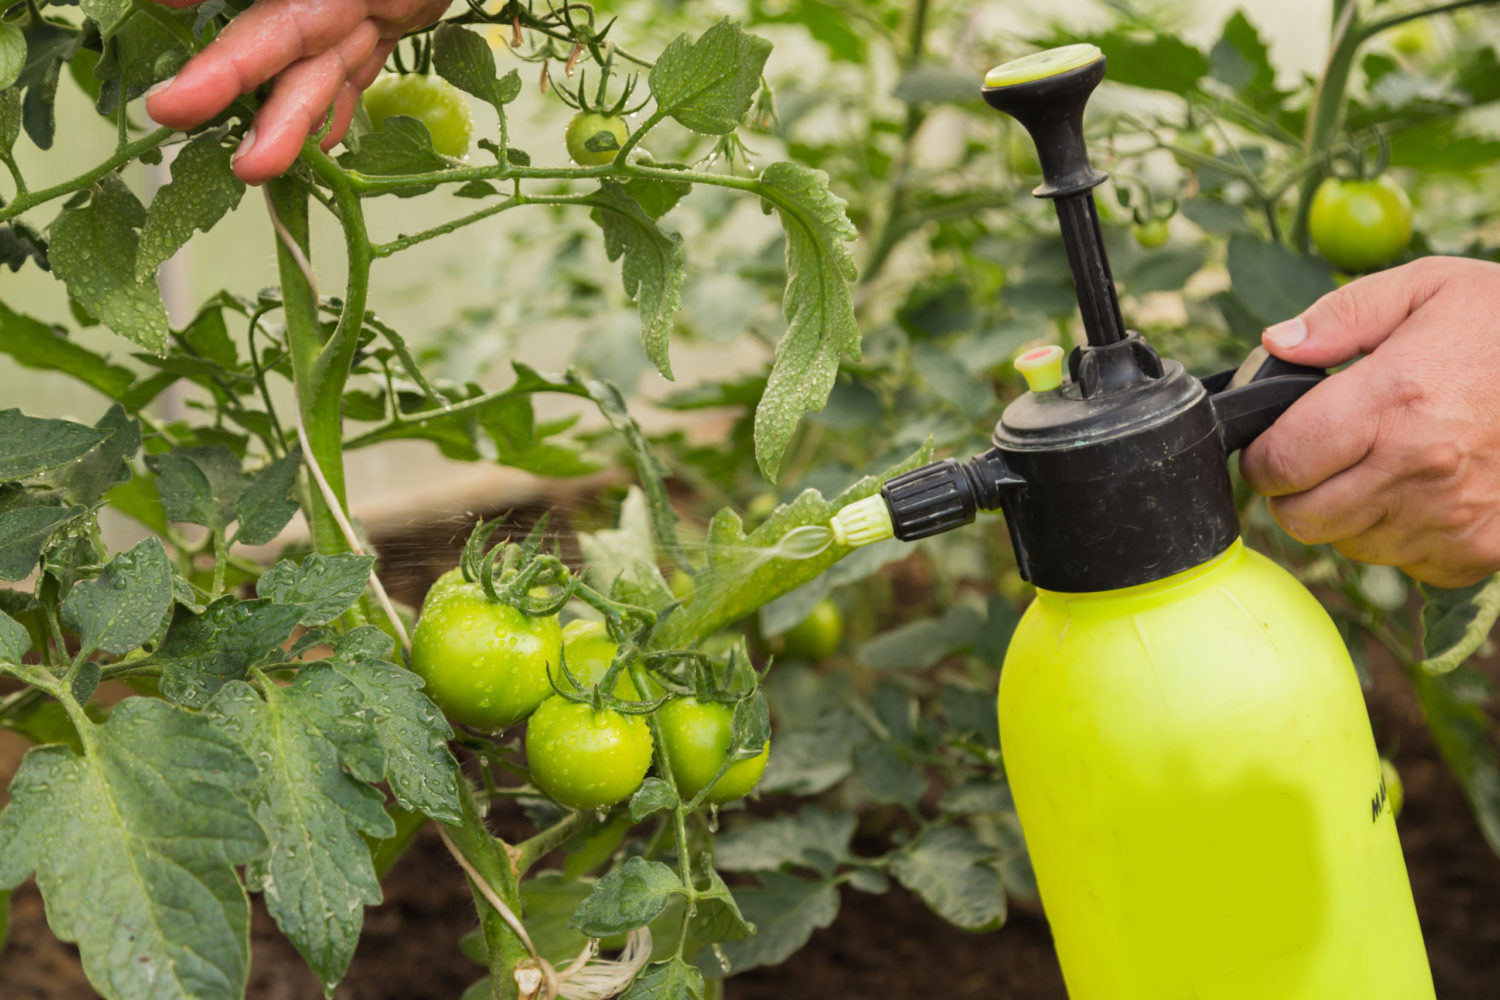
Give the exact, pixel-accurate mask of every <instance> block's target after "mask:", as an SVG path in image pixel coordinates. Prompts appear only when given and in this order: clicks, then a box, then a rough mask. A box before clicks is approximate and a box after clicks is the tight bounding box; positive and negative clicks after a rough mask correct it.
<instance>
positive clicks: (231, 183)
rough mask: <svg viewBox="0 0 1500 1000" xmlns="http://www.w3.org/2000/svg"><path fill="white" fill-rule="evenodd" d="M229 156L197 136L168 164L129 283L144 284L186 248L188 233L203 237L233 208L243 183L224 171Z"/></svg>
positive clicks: (212, 137)
mask: <svg viewBox="0 0 1500 1000" xmlns="http://www.w3.org/2000/svg"><path fill="white" fill-rule="evenodd" d="M229 157H230V151H229V149H228V148H227V147H225V146H224V145H222V144H221V143H220V142H219V137H218V135H217V134H209V135H201V136H199V137H198V138H196V139H194V140H193V141H192V142H190V143H188V144H187V145H186V146H184V147H182V151H181V152H180V153H178V154H177V158H176V159H175V160H173V161H172V181H171V183H169V184H167V185H166V186H165V187H163V188H162V189H161V190H160V191H157V192H156V197H155V198H153V199H152V200H151V208H150V210H149V211H148V212H147V213H146V226H145V228H144V229H143V230H142V231H141V245H140V251H139V253H138V255H137V256H136V261H135V280H136V281H142V282H143V281H149V280H150V279H151V278H153V277H154V276H155V275H156V269H157V268H158V267H160V266H161V265H162V263H163V262H164V261H165V260H167V258H169V257H171V256H172V255H173V254H175V253H176V252H177V251H178V250H181V249H182V248H183V247H184V246H186V245H187V241H188V240H189V239H191V238H192V235H193V231H194V230H197V231H199V232H204V233H206V232H208V231H209V230H210V229H212V228H213V227H214V226H215V225H217V224H218V222H219V220H220V219H222V218H224V216H225V215H226V214H228V213H229V212H231V211H232V210H234V209H235V208H236V207H238V205H239V203H240V198H241V197H242V196H243V195H244V193H245V182H244V181H242V180H240V179H239V178H238V177H236V176H235V175H234V171H233V170H231V169H230V165H229Z"/></svg>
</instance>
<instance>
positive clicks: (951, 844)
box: [891, 826, 1005, 930]
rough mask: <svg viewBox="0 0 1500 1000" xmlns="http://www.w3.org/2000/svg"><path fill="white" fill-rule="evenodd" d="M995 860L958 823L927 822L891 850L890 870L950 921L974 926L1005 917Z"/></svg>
mask: <svg viewBox="0 0 1500 1000" xmlns="http://www.w3.org/2000/svg"><path fill="white" fill-rule="evenodd" d="M994 860H995V849H994V848H993V847H991V846H989V845H988V844H984V843H982V842H981V841H980V840H979V838H977V837H975V836H974V835H973V834H972V833H970V832H969V831H968V830H966V829H964V828H963V827H957V826H938V827H930V828H928V829H927V830H924V831H923V832H922V834H921V836H919V837H917V839H916V840H914V841H912V842H911V843H910V844H909V845H907V847H905V848H904V849H902V851H901V853H899V854H897V855H896V857H895V859H894V860H893V861H892V862H891V874H893V875H895V876H896V880H897V881H899V882H900V883H901V884H902V885H904V886H906V887H907V888H908V889H910V890H911V891H912V892H915V893H916V894H917V895H918V896H921V897H922V901H923V902H925V903H926V904H927V905H928V906H930V907H931V908H932V912H934V913H936V914H937V915H938V916H940V917H942V918H943V919H944V920H946V921H948V922H949V923H950V924H953V925H954V926H956V927H962V928H964V929H965V930H979V929H981V928H990V927H995V926H999V924H1000V923H1001V922H1002V921H1004V919H1005V887H1004V886H1003V885H1002V884H1001V882H1000V873H999V871H997V870H996V869H995V867H994V865H993V864H992V862H993V861H994Z"/></svg>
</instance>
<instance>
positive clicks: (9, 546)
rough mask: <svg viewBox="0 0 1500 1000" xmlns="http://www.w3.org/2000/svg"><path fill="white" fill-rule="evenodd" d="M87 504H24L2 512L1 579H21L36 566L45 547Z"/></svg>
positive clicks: (0, 526) (83, 511)
mask: <svg viewBox="0 0 1500 1000" xmlns="http://www.w3.org/2000/svg"><path fill="white" fill-rule="evenodd" d="M86 513H88V509H87V508H85V507H47V506H38V507H22V508H20V509H17V510H8V511H5V512H3V513H0V580H21V579H24V578H25V577H26V576H28V575H29V574H30V573H31V571H32V570H33V569H35V568H36V564H37V560H38V559H40V558H41V557H42V550H43V549H44V548H46V547H47V543H48V542H50V541H51V540H52V536H53V535H55V534H57V532H58V531H59V530H61V529H62V528H63V527H64V526H65V525H67V524H68V523H70V522H72V521H74V520H76V519H78V518H80V517H82V516H83V515H84V514H86Z"/></svg>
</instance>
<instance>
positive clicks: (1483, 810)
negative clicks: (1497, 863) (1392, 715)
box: [1412, 667, 1500, 855]
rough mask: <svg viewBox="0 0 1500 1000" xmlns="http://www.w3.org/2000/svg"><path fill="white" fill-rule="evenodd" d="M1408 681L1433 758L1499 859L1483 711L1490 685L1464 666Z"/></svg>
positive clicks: (1494, 769) (1496, 770)
mask: <svg viewBox="0 0 1500 1000" xmlns="http://www.w3.org/2000/svg"><path fill="white" fill-rule="evenodd" d="M1412 681H1413V683H1414V684H1415V686H1416V690H1417V700H1418V701H1420V702H1421V704H1422V714H1423V715H1424V716H1426V718H1427V728H1428V729H1430V730H1431V731H1432V738H1433V742H1435V743H1436V744H1437V748H1438V753H1440V754H1441V755H1442V758H1443V761H1444V763H1446V764H1447V765H1448V769H1449V770H1450V771H1452V772H1453V776H1454V777H1455V778H1457V779H1458V783H1459V784H1460V785H1462V786H1463V790H1464V795H1465V796H1466V797H1467V798H1468V800H1469V806H1470V808H1472V809H1473V810H1474V818H1475V819H1476V820H1477V821H1478V823H1479V829H1480V832H1481V833H1482V834H1483V835H1484V839H1485V843H1487V844H1489V845H1490V850H1491V851H1493V852H1495V854H1496V855H1500V760H1497V757H1496V753H1495V744H1494V741H1493V737H1492V735H1491V733H1492V730H1493V729H1494V722H1493V721H1492V720H1491V719H1490V717H1489V715H1488V714H1486V712H1485V710H1484V703H1485V702H1487V701H1489V699H1490V697H1491V695H1492V693H1493V691H1492V686H1491V685H1490V683H1489V682H1488V680H1487V679H1486V678H1485V677H1484V676H1483V675H1481V674H1478V673H1475V672H1473V671H1471V670H1469V668H1467V667H1459V668H1457V669H1455V670H1452V671H1450V672H1449V673H1446V674H1429V673H1426V672H1417V673H1415V674H1414V675H1413V676H1412Z"/></svg>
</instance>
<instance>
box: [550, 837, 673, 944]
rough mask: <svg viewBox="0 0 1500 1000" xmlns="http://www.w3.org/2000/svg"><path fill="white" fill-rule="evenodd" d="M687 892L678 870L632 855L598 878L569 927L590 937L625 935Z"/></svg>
mask: <svg viewBox="0 0 1500 1000" xmlns="http://www.w3.org/2000/svg"><path fill="white" fill-rule="evenodd" d="M685 891H686V890H685V888H684V887H683V884H682V881H681V880H680V879H679V878H678V877H677V873H676V872H674V871H672V869H670V868H668V867H667V866H666V865H664V864H662V863H661V862H660V861H647V860H646V859H645V858H641V857H635V858H631V859H630V860H628V861H626V862H625V863H624V864H623V865H621V866H620V867H619V868H616V869H615V870H614V871H612V872H610V873H609V874H608V875H606V876H604V877H603V878H602V879H600V880H599V884H598V885H596V886H594V891H593V892H591V893H590V894H589V898H588V899H585V900H584V901H583V904H582V905H581V906H579V907H578V911H577V912H576V913H574V914H573V919H572V920H571V921H569V923H568V926H570V927H572V928H574V929H576V930H579V931H582V932H583V933H584V934H587V935H588V936H589V937H596V938H603V937H609V936H611V935H613V934H623V933H625V932H626V931H630V930H634V929H635V928H637V927H644V926H646V925H647V924H649V923H650V922H651V920H652V918H654V917H655V916H656V915H657V914H658V913H660V912H661V911H662V908H663V907H665V906H666V905H667V903H669V902H671V900H672V897H673V896H678V895H681V894H683V893H684V892H685Z"/></svg>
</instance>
